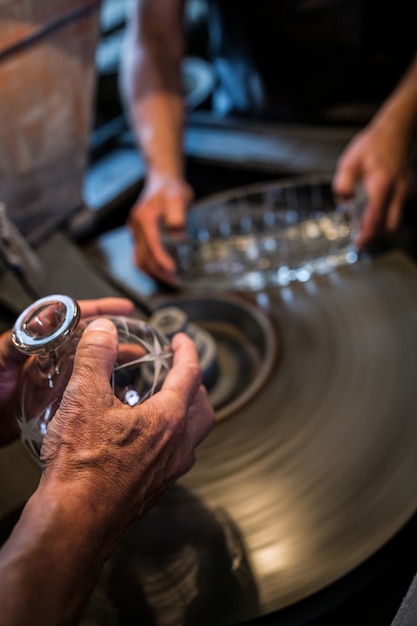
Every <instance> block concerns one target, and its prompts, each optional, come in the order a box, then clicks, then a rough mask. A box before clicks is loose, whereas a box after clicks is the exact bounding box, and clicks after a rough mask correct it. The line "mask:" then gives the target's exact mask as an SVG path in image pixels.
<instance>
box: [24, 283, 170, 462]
mask: <svg viewBox="0 0 417 626" xmlns="http://www.w3.org/2000/svg"><path fill="white" fill-rule="evenodd" d="M105 317H108V318H109V319H111V320H112V322H113V323H114V324H115V326H116V328H117V332H118V338H119V347H118V354H117V358H116V362H115V365H114V367H113V371H112V374H111V380H110V383H111V386H112V388H113V391H114V394H115V396H116V397H117V398H119V400H121V401H122V402H123V403H125V404H128V405H130V406H135V405H137V404H140V403H142V402H144V401H145V400H146V399H148V398H149V397H151V396H152V395H153V394H154V393H155V392H156V391H158V390H159V389H160V387H161V385H162V383H163V381H164V379H165V376H166V374H167V372H168V370H169V369H170V367H171V365H172V353H171V348H170V343H169V341H168V339H167V338H166V337H165V335H163V334H162V333H160V332H159V331H157V330H156V329H155V328H153V327H152V326H150V325H149V324H147V323H146V322H144V321H142V320H139V319H136V318H133V317H123V316H105ZM93 319H97V317H90V318H82V319H81V313H80V308H79V306H78V303H77V302H76V301H75V300H73V299H72V298H70V297H68V296H65V295H51V296H47V297H45V298H41V299H40V300H37V301H36V302H34V303H33V304H32V305H30V306H29V307H28V308H26V309H25V310H24V311H23V312H22V313H21V314H20V316H19V317H18V319H17V320H16V322H15V325H14V327H13V331H12V338H13V343H14V345H15V346H16V347H17V348H18V349H19V350H20V351H22V352H24V353H25V354H27V355H28V356H29V358H28V360H27V361H26V363H25V367H24V370H23V375H22V380H21V387H20V395H19V408H18V415H17V422H18V425H19V429H20V434H21V439H22V441H23V443H24V444H25V446H26V447H27V448H28V449H29V450H30V451H31V452H32V453H33V454H34V455H35V457H36V458H38V459H39V455H40V449H41V446H42V441H43V438H44V436H45V433H46V430H47V427H48V424H49V422H50V421H51V419H52V418H53V416H54V414H55V412H56V410H57V409H58V407H59V404H60V401H61V398H62V394H63V392H64V390H65V387H66V385H67V383H68V380H69V378H70V376H71V372H72V368H73V361H74V356H75V351H76V348H77V345H78V342H79V340H80V337H81V335H82V333H83V331H84V329H85V328H86V327H87V325H88V324H89V323H90V322H91V321H92V320H93Z"/></svg>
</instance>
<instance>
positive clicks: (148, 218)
mask: <svg viewBox="0 0 417 626" xmlns="http://www.w3.org/2000/svg"><path fill="white" fill-rule="evenodd" d="M192 197H193V191H192V189H191V187H190V186H189V185H188V183H186V182H185V181H184V180H183V179H182V178H178V177H175V176H158V175H156V174H155V175H153V176H150V177H149V178H148V180H147V181H146V184H145V187H144V189H143V191H142V193H141V195H140V197H139V199H138V201H137V203H136V204H135V206H134V207H133V208H132V209H131V211H130V215H129V220H128V225H129V228H130V230H131V232H132V235H133V238H134V245H135V259H134V260H135V264H136V265H137V267H138V268H140V269H141V270H143V271H144V272H145V273H146V274H148V275H149V276H152V277H153V278H156V279H158V280H160V281H162V282H164V283H167V284H169V285H172V286H174V285H176V284H177V273H176V267H175V262H174V259H173V258H172V257H171V256H170V255H169V254H168V252H167V251H166V250H165V248H164V246H163V242H162V238H161V229H162V227H164V228H165V229H166V231H170V230H171V231H177V232H178V231H182V230H184V229H185V228H186V213H187V208H188V205H189V203H190V201H191V199H192Z"/></svg>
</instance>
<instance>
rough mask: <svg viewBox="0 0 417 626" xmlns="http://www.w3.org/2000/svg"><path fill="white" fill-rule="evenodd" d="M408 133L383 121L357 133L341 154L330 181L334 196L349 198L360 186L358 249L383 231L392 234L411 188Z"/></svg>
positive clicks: (410, 139)
mask: <svg viewBox="0 0 417 626" xmlns="http://www.w3.org/2000/svg"><path fill="white" fill-rule="evenodd" d="M412 140H413V135H412V134H411V133H405V132H402V130H401V128H400V127H398V126H397V125H396V124H390V123H389V122H388V121H386V120H380V121H378V122H377V123H373V124H370V125H369V126H368V127H366V128H365V129H364V130H363V131H362V132H360V133H358V134H357V135H356V136H355V137H354V138H353V140H352V141H351V143H350V144H349V145H348V147H347V148H346V150H345V151H344V152H343V154H342V155H341V157H340V159H339V162H338V164H337V170H336V174H335V177H334V181H333V190H334V192H335V195H336V196H338V197H340V198H343V199H345V198H349V197H352V196H353V195H354V193H355V187H356V185H357V184H358V183H361V184H362V186H363V190H364V192H365V195H366V198H367V204H366V206H365V209H364V213H363V216H362V221H361V228H360V233H359V237H358V241H357V245H358V246H359V248H363V247H364V246H366V245H367V244H369V243H370V242H371V241H372V240H373V239H374V238H375V237H377V236H378V235H379V234H382V233H383V232H393V231H395V230H396V229H397V228H398V226H399V224H400V219H401V216H402V210H403V205H404V201H405V199H406V198H407V196H408V194H409V193H410V190H411V189H412V182H413V173H412V161H411V141H412Z"/></svg>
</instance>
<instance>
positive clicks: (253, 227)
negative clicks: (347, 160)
mask: <svg viewBox="0 0 417 626" xmlns="http://www.w3.org/2000/svg"><path fill="white" fill-rule="evenodd" d="M364 203H365V197H364V194H363V192H362V190H360V189H358V191H357V193H356V195H355V196H354V197H353V198H351V199H349V200H347V201H345V202H343V203H340V202H337V200H336V198H335V197H334V195H333V192H332V176H330V175H324V174H323V175H316V176H307V177H300V178H298V179H289V180H278V181H272V182H268V183H260V184H256V185H248V186H244V187H240V188H237V189H232V190H229V191H226V192H222V193H219V194H215V195H212V196H209V197H207V198H205V199H203V200H200V201H199V202H197V203H196V204H195V205H194V206H193V207H191V209H190V210H189V211H188V214H187V217H188V224H187V230H186V232H185V233H174V234H172V233H167V234H166V236H165V238H164V243H165V246H166V248H167V250H168V252H169V253H170V254H171V256H172V257H173V258H174V259H175V261H176V265H177V268H178V274H179V279H180V285H181V286H182V287H184V288H186V289H193V290H200V291H204V292H206V291H207V290H210V291H213V290H214V291H233V290H234V291H258V290H261V289H265V288H268V287H283V286H287V285H289V284H291V283H294V282H305V281H307V280H309V279H310V278H313V277H315V276H320V275H323V274H328V273H329V272H332V271H333V270H335V269H337V268H340V267H342V266H344V265H349V264H352V263H355V262H356V261H357V259H358V253H357V250H356V247H355V239H356V236H357V234H358V228H359V224H360V218H361V214H362V211H363V206H364Z"/></svg>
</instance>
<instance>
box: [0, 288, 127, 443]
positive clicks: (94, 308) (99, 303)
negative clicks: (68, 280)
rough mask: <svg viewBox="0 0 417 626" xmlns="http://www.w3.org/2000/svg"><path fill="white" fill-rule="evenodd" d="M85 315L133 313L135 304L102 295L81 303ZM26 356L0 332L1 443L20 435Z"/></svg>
mask: <svg viewBox="0 0 417 626" xmlns="http://www.w3.org/2000/svg"><path fill="white" fill-rule="evenodd" d="M79 304H80V309H81V314H82V316H83V317H90V316H94V315H131V314H132V312H133V309H134V306H133V303H132V302H131V301H130V300H127V299H125V298H99V299H97V300H84V301H81V302H80V303H79ZM26 359H27V357H26V356H25V355H24V354H22V353H21V352H19V351H18V350H17V349H16V348H15V347H14V345H13V343H12V339H11V333H10V331H7V332H5V333H3V334H2V335H0V445H5V444H7V443H11V442H12V441H13V440H14V439H16V437H17V436H18V434H19V430H18V427H17V422H16V414H17V402H18V392H19V391H18V390H19V381H20V376H21V374H22V369H23V366H24V363H25V361H26Z"/></svg>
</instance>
